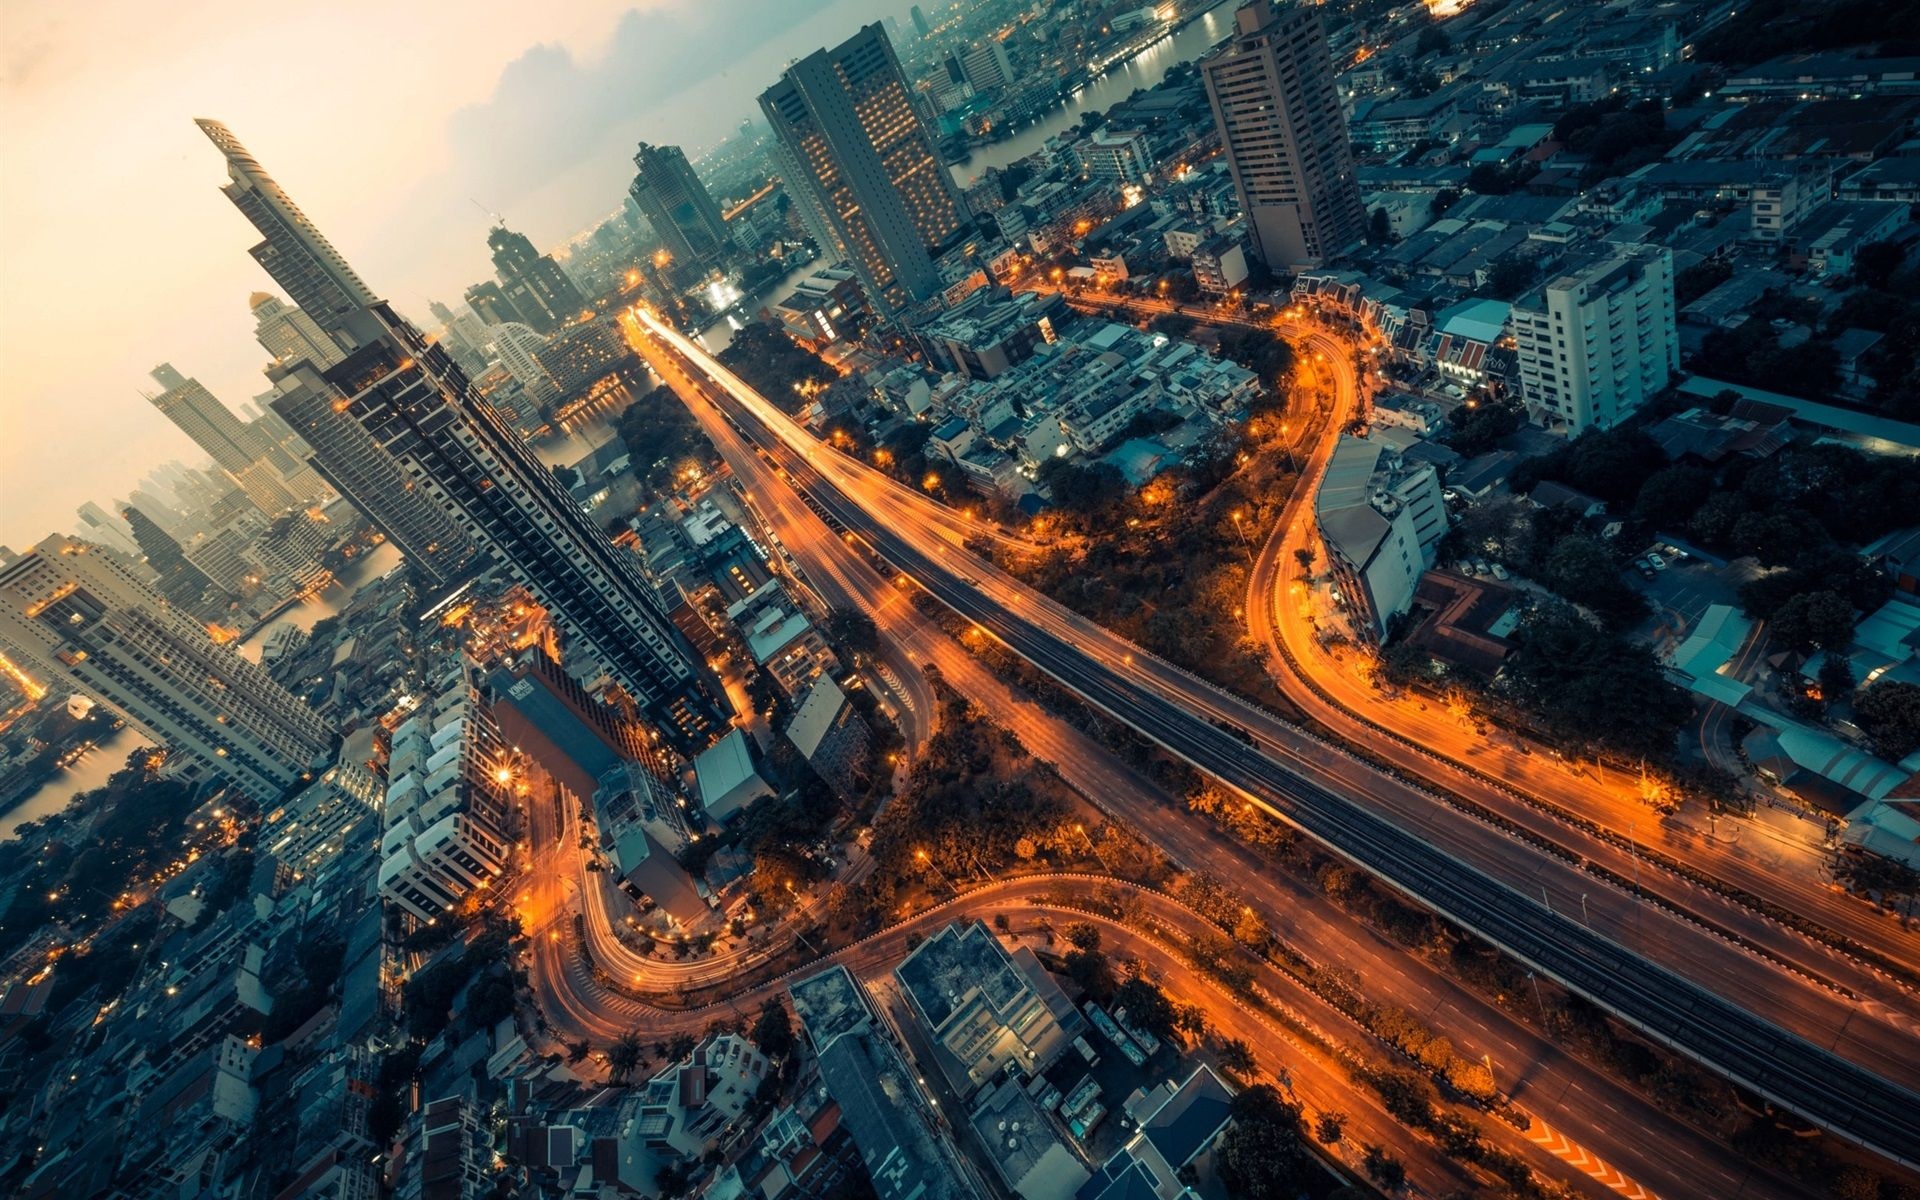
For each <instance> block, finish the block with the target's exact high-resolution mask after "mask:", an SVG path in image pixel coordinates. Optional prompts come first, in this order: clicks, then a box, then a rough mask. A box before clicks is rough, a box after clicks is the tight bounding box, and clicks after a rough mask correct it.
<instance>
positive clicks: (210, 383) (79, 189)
mask: <svg viewBox="0 0 1920 1200" xmlns="http://www.w3.org/2000/svg"><path fill="white" fill-rule="evenodd" d="M117 7H118V6H102V7H101V8H98V9H93V10H89V14H88V18H87V19H86V20H85V21H81V20H78V19H75V18H72V17H69V16H66V15H64V14H61V13H59V12H57V11H53V10H51V9H49V10H46V11H42V12H35V11H33V9H32V7H31V6H28V7H27V8H26V9H25V10H24V11H22V12H20V13H18V14H17V17H18V23H17V26H16V28H17V29H18V30H19V33H18V35H17V36H16V37H15V38H14V39H12V40H13V43H14V44H13V45H12V47H11V48H10V50H9V51H8V56H7V58H6V59H5V60H4V62H0V117H3V118H4V119H5V120H6V121H7V125H8V128H9V130H10V132H11V133H12V135H13V137H14V140H15V143H16V146H17V148H18V149H19V151H20V152H21V153H22V156H23V158H34V157H37V158H38V160H39V161H42V162H52V161H56V157H57V156H59V155H61V154H62V152H63V149H64V148H65V147H67V146H68V144H69V143H71V142H73V141H75V140H80V141H85V142H87V144H88V145H89V147H90V154H89V156H87V161H86V163H85V164H84V165H82V166H81V167H79V168H74V167H72V166H70V165H69V166H67V167H64V168H63V169H62V170H60V171H18V172H9V173H8V175H7V178H6V179H5V180H0V257H4V258H5V259H6V260H7V261H8V262H9V263H10V264H11V265H12V271H13V273H14V276H15V278H16V279H17V280H18V281H19V286H16V287H13V288H10V289H8V291H7V295H6V299H5V300H4V301H0V354H4V355H5V356H6V359H7V361H8V362H9V364H10V366H11V369H10V371H9V372H8V375H7V377H6V379H5V381H4V382H0V429H4V430H5V431H6V433H7V435H8V436H7V437H6V438H5V439H4V441H3V442H0V446H4V449H0V480H6V481H7V482H6V483H5V484H0V500H4V504H0V544H5V545H14V546H21V545H32V544H34V543H35V542H37V541H39V540H40V539H41V538H42V537H43V536H45V535H46V533H47V532H48V531H49V530H51V529H66V528H68V527H70V525H71V524H72V519H73V518H72V513H73V511H74V509H75V508H76V507H77V506H78V505H80V504H82V503H85V502H87V501H89V500H93V501H97V502H99V503H102V504H106V503H109V502H110V501H113V500H115V499H118V498H121V497H124V496H125V495H126V493H127V492H128V491H129V490H130V489H131V488H132V487H133V486H134V485H135V482H136V481H137V479H138V478H139V477H140V475H142V474H143V473H145V472H146V471H147V470H149V469H150V468H151V467H153V466H154V465H156V464H157V463H159V462H162V461H165V460H166V459H168V458H176V457H178V458H183V459H184V460H186V461H188V462H196V461H198V457H199V451H198V449H197V448H196V447H195V446H194V445H193V443H192V442H191V441H190V440H188V439H187V438H186V437H185V436H184V435H183V434H180V433H179V432H178V431H177V430H176V429H174V427H173V426H171V425H170V424H169V423H168V422H167V421H166V419H165V418H164V417H162V416H161V415H160V414H159V413H157V412H154V411H153V410H152V409H151V407H150V406H148V405H146V404H145V403H144V402H143V401H142V400H141V399H140V396H139V391H140V389H141V388H142V387H143V386H145V374H146V372H147V371H148V370H149V369H151V367H152V365H153V364H154V363H156V362H173V363H175V364H176V365H178V366H179V367H180V369H181V370H182V372H183V373H185V374H187V375H189V376H193V377H195V378H198V379H201V380H203V381H205V383H206V385H207V388H208V390H210V391H211V392H213V394H214V395H216V396H219V397H222V398H223V400H225V401H226V402H228V403H229V405H230V406H231V407H236V408H237V407H238V405H239V404H240V403H242V402H243V401H245V400H247V399H250V398H252V397H255V396H258V395H260V394H261V393H263V392H265V391H267V390H268V384H267V381H266V380H265V379H264V377H263V376H261V374H260V368H261V367H262V366H263V365H264V364H265V361H266V356H265V355H264V354H263V352H262V351H261V350H260V348H259V346H258V344H257V343H256V342H255V341H254V337H253V324H254V318H253V314H252V312H251V311H250V310H249V308H248V304H247V300H248V297H249V295H250V294H252V293H254V292H257V291H260V290H261V289H262V288H263V287H265V286H266V285H267V284H268V280H267V277H266V276H265V274H264V273H263V272H261V271H260V269H259V268H258V266H257V265H256V264H254V263H252V262H250V261H248V260H247V259H246V256H245V254H244V249H245V247H246V246H247V245H250V244H251V242H250V241H242V239H246V238H249V237H250V235H251V231H249V230H248V228H247V226H246V224H245V222H244V221H241V220H238V219H237V218H236V215H235V214H234V213H233V212H232V211H231V206H230V205H228V204H226V203H225V202H224V201H221V200H220V199H219V198H218V197H217V196H216V195H213V194H211V193H213V192H215V191H217V188H218V186H219V185H220V184H221V183H222V182H224V180H223V179H222V176H221V173H220V171H219V169H218V167H217V166H214V167H212V168H211V169H210V168H209V164H208V162H207V159H206V157H205V154H204V138H203V136H202V135H201V134H200V133H199V131H197V130H196V129H195V128H194V126H193V123H192V122H193V119H194V118H196V117H202V116H208V115H217V116H219V117H221V118H222V119H224V120H229V121H231V122H233V123H234V125H235V126H236V127H237V128H240V129H243V130H245V131H247V134H248V136H249V137H250V138H251V139H252V140H253V141H254V142H255V143H256V144H257V145H259V146H261V147H263V148H264V149H265V152H267V153H270V154H272V156H273V158H274V161H275V162H276V163H279V162H283V161H284V162H286V163H287V164H288V165H287V167H286V168H284V169H283V170H282V172H281V174H282V175H283V177H284V179H285V180H286V181H287V183H288V186H289V188H290V190H293V191H295V192H296V194H298V195H301V196H303V197H308V198H309V199H308V204H309V205H310V207H311V209H312V212H311V214H310V215H312V216H313V218H314V219H315V220H316V221H318V222H320V223H322V224H323V225H324V226H326V227H327V228H328V229H329V230H330V231H332V232H333V236H335V237H336V238H337V239H338V240H339V242H340V249H341V250H342V252H343V253H345V254H347V255H348V256H349V257H350V258H352V259H353V261H355V262H356V263H357V264H360V265H361V267H362V269H363V270H364V271H366V272H368V273H370V274H372V275H373V276H374V277H377V278H379V279H381V280H384V281H387V282H386V284H385V287H386V290H387V291H388V292H389V293H390V294H389V296H388V298H389V299H390V300H391V301H392V302H393V303H394V305H395V306H396V307H397V308H398V309H400V310H401V311H402V312H405V313H409V314H416V315H417V316H418V317H419V318H420V319H423V320H424V319H426V317H427V305H428V302H429V301H430V300H441V301H444V302H447V303H450V304H457V303H458V302H459V300H460V297H461V293H462V292H463V291H464V290H465V288H466V287H467V286H468V285H470V284H472V283H474V282H476V281H478V280H481V279H485V278H489V277H490V276H491V275H492V265H491V263H490V261H489V258H488V249H487V244H486V235H487V230H488V228H489V227H490V225H491V223H492V220H491V218H490V217H489V216H487V215H486V214H485V213H484V212H482V211H481V210H480V209H476V207H475V201H478V202H479V203H481V204H482V205H484V206H485V207H486V208H487V209H488V210H499V211H500V212H502V213H503V214H504V215H505V216H506V217H507V219H508V221H509V223H510V224H511V225H512V226H513V228H515V229H516V230H519V231H521V232H525V233H526V234H527V235H528V236H529V237H531V238H532V239H533V242H534V244H535V245H536V247H538V248H539V249H540V250H541V251H542V252H548V251H551V250H553V249H555V248H557V247H559V246H560V245H561V244H562V243H564V242H565V241H566V240H567V239H569V238H571V237H573V236H575V235H576V234H579V233H582V232H584V231H585V230H586V229H588V228H590V227H591V225H592V224H593V223H594V222H595V221H597V220H599V219H600V218H601V217H603V216H604V215H606V214H607V213H610V212H613V211H615V210H616V209H617V207H618V206H619V204H620V202H621V200H622V198H623V197H624V196H625V194H626V190H627V186H628V185H629V184H630V183H631V181H632V174H633V166H632V154H633V146H634V144H635V143H636V142H637V141H638V140H640V139H641V138H649V139H652V140H655V141H664V142H674V143H676V144H684V145H685V146H686V147H687V149H688V151H689V153H690V154H696V155H697V154H699V153H701V152H704V151H706V150H709V149H711V148H712V147H714V146H716V145H718V144H719V143H720V142H722V141H724V140H725V139H726V138H727V137H729V136H731V135H733V134H734V133H735V132H737V130H738V127H739V123H740V121H741V119H742V118H743V117H747V116H749V115H751V114H753V113H754V112H755V105H754V100H753V96H754V94H755V92H756V91H757V88H758V87H759V86H763V85H764V81H765V80H767V79H771V78H773V77H774V76H775V75H777V74H778V73H779V71H780V69H781V67H782V66H783V65H784V64H785V62H786V61H787V60H788V59H789V58H791V57H792V56H794V55H796V54H804V53H806V52H808V51H810V50H812V49H814V48H816V47H818V46H820V45H823V44H830V43H832V42H834V41H837V40H839V38H840V37H842V36H844V32H843V31H844V30H845V29H846V28H849V27H852V26H854V25H857V24H859V23H861V22H863V21H868V20H873V19H876V18H878V17H882V16H887V15H895V16H903V15H904V8H903V9H902V12H901V13H898V14H896V13H895V12H894V9H895V8H896V7H900V6H897V5H893V4H891V3H884V2H881V0H831V2H829V3H823V4H820V5H817V6H812V7H809V8H807V9H806V10H805V11H793V12H785V11H783V12H782V13H780V14H778V15H771V14H770V15H768V16H766V17H764V18H759V19H756V20H755V21H753V22H750V23H745V24H743V23H742V22H740V21H738V20H736V19H731V18H730V17H729V10H730V9H732V8H734V7H735V6H729V5H723V6H717V7H715V6H708V7H698V6H694V5H691V4H687V3H681V2H678V0H659V2H652V3H641V4H637V5H636V4H634V3H631V2H625V3H617V4H615V3H597V2H596V3H594V4H591V5H587V6H579V7H569V9H568V10H566V11H565V12H563V13H559V14H543V24H542V26H541V27H538V28H528V27H527V26H526V24H525V23H524V16H523V12H524V10H521V9H518V8H508V7H506V6H504V5H502V6H500V7H499V10H498V11H497V12H495V11H492V10H490V9H489V8H488V7H486V6H480V7H478V8H476V7H473V6H463V7H462V8H461V9H460V10H458V12H457V13H454V12H451V11H448V10H442V9H437V8H435V9H432V10H422V11H419V12H413V11H410V12H409V13H407V14H404V15H403V16H401V17H399V18H396V17H395V16H394V15H392V14H390V13H385V12H384V11H383V12H382V14H381V15H380V16H379V18H378V19H379V20H380V21H381V22H382V24H383V25H384V26H386V27H388V28H393V25H394V21H395V20H396V19H397V20H401V21H403V22H418V26H419V27H418V28H417V30H415V31H414V35H412V36H396V37H394V38H392V39H383V45H382V47H377V48H374V49H372V50H369V49H368V48H367V46H366V45H365V39H364V38H359V37H357V36H356V35H355V30H357V29H359V28H361V27H362V26H361V24H360V23H359V22H357V21H355V20H353V19H351V17H350V15H348V14H340V13H337V12H336V13H335V14H333V16H331V17H329V18H328V19H327V20H325V21H320V20H312V21H309V22H307V23H306V25H304V26H302V29H303V32H301V33H300V35H299V37H298V40H300V41H301V42H302V43H303V44H305V45H306V46H307V47H308V49H309V50H311V51H314V52H317V53H322V54H324V53H327V52H329V51H328V48H329V47H336V48H338V49H339V51H340V52H341V53H345V52H346V45H347V43H346V41H344V40H343V39H351V41H352V46H353V53H354V55H355V56H356V58H357V59H358V60H359V61H360V63H361V67H362V69H365V70H368V71H370V72H372V73H374V74H376V75H380V76H381V77H383V78H386V79H387V80H388V81H389V83H390V84H392V85H393V86H391V87H388V88H383V89H381V95H380V96H379V98H378V101H377V102H376V101H375V100H374V99H373V98H372V97H371V96H369V98H368V99H367V100H366V101H364V102H357V103H351V104H349V103H341V102H338V101H336V102H334V103H330V104H329V105H327V106H325V107H315V106H309V105H306V104H304V103H302V102H301V99H300V97H301V95H302V94H301V93H291V92H282V91H280V90H279V89H280V87H281V85H282V80H283V76H282V75H281V73H280V71H279V68H278V67H277V66H276V65H275V64H274V62H273V52H274V50H275V49H276V47H277V45H278V44H279V39H280V38H283V37H286V36H287V35H288V28H289V27H288V26H287V25H286V24H285V23H284V21H281V20H280V19H279V18H278V17H275V18H273V19H272V20H268V19H266V16H265V14H254V13H252V12H251V10H248V9H243V8H241V7H240V6H237V5H226V6H218V5H217V6H214V8H213V10H212V12H210V14H209V15H208V16H207V17H206V18H205V19H203V20H195V21H193V22H184V23H183V22H177V21H175V20H174V19H173V17H174V16H177V14H166V15H162V14H157V13H155V14H150V15H143V14H144V13H145V10H142V9H139V8H137V7H136V6H129V7H128V10H127V11H126V12H123V13H118V15H117V17H116V16H115V11H116V10H117ZM736 15H737V14H736ZM516 18H518V19H516ZM367 19H373V17H372V16H371V15H370V14H369V16H368V18H367ZM663 26H664V28H663ZM209 27H211V28H215V29H217V30H219V31H220V32H219V33H218V34H217V35H214V36H208V35H206V34H205V30H206V28H209ZM742 29H751V30H752V31H753V33H754V34H757V35H758V37H759V38H760V40H759V41H758V42H757V43H755V44H752V45H741V44H740V40H739V39H740V38H741V36H742V35H741V30H742ZM183 30H191V31H192V32H191V34H183V32H182V31H183ZM663 35H664V36H663ZM669 45H670V46H672V50H671V51H667V50H666V49H665V48H666V47H667V46H669ZM384 46H391V47H392V49H391V50H387V49H384ZM369 54H371V55H372V56H373V57H372V58H371V59H369V58H368V55H369ZM402 54H404V55H405V61H404V69H403V64H402V62H401V60H400V58H399V56H400V55H402ZM150 62H160V63H164V64H165V65H166V69H165V70H164V71H156V70H154V69H152V68H149V67H146V66H145V65H144V64H147V63H150ZM629 79H634V80H645V81H646V82H645V83H644V84H640V85H634V86H632V87H631V89H629V86H628V84H627V83H626V81H627V80H629ZM396 81H397V82H396ZM395 88H397V90H395ZM394 111H404V112H408V113H409V114H410V119H409V121H408V124H409V125H410V126H413V127H414V129H416V130H435V129H437V131H438V136H437V137H436V136H425V137H416V136H412V132H413V131H412V130H410V135H409V136H407V137H392V138H390V137H369V136H360V135H364V134H365V132H366V130H367V129H368V128H370V126H369V125H368V122H373V121H385V120H389V119H390V118H391V114H392V113H393V112H394ZM554 121H559V122H560V123H562V124H564V125H565V126H566V127H568V128H572V129H575V130H578V131H579V135H578V137H576V138H573V139H552V138H550V137H547V136H546V135H545V133H544V130H545V129H546V128H547V127H548V125H549V123H550V122H554ZM516 154H518V155H521V156H523V157H525V156H535V155H537V156H538V159H537V161H532V162H524V163H523V162H520V161H519V160H516V159H515V158H514V157H513V156H514V155H516ZM331 163H339V164H345V165H350V166H351V167H352V168H353V171H352V173H351V175H350V176H349V175H348V174H346V173H341V172H336V171H332V170H329V164H331ZM372 177H379V178H381V179H382V180H383V187H382V188H380V189H378V190H377V191H376V192H373V193H369V192H368V191H367V190H366V189H365V188H364V187H363V186H361V184H360V182H359V181H362V180H364V179H366V178H372ZM523 179H530V180H537V181H539V182H538V184H537V186H536V185H534V184H525V183H523V182H522V180H523ZM129 187H134V188H136V189H137V191H138V194H139V195H140V198H141V203H140V204H139V205H138V206H127V205H124V204H122V203H120V202H119V201H120V199H121V198H123V197H124V196H125V195H126V194H127V192H126V190H125V189H127V188H129ZM236 248H237V249H239V250H241V251H242V253H240V254H234V253H229V252H228V251H230V250H233V249H236ZM130 263H139V264H140V267H139V269H137V270H136V269H131V268H130V267H129V264H130ZM102 280H111V286H112V288H113V290H114V295H115V297H116V300H117V301H118V302H120V303H122V304H125V305H128V306H130V308H131V309H133V310H134V311H137V313H138V319H137V320H133V319H130V318H127V317H125V316H124V315H123V317H122V319H123V320H125V321H127V323H128V324H130V326H131V327H132V329H133V330H134V336H129V337H116V338H114V339H112V341H111V342H110V344H108V345H107V346H106V347H105V348H104V349H103V348H102V347H101V346H100V345H97V344H94V341H93V340H86V341H83V338H84V336H85V335H83V334H82V333H81V332H80V330H79V329H78V328H77V327H76V326H77V323H78V322H79V321H80V320H81V318H80V317H79V314H80V313H82V312H85V311H87V308H88V306H89V305H91V304H96V303H97V300H96V299H90V298H89V297H90V296H91V295H92V293H93V292H94V291H95V289H96V287H97V286H98V284H99V283H100V281H102ZM106 428H111V429H114V430H116V431H118V432H120V433H121V434H123V435H124V436H122V437H118V438H115V439H113V440H112V441H111V442H110V443H102V444H91V443H89V441H88V440H87V438H86V436H85V434H84V432H82V431H85V430H89V429H106ZM50 449H51V450H53V451H54V453H51V454H50V453H48V450H50Z"/></svg>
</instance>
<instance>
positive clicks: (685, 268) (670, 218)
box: [629, 142, 733, 279]
mask: <svg viewBox="0 0 1920 1200" xmlns="http://www.w3.org/2000/svg"><path fill="white" fill-rule="evenodd" d="M633 165H634V167H635V168H636V169H637V172H638V173H637V174H635V175H634V177H633V186H632V187H631V188H630V189H629V194H631V195H632V196H633V202H634V204H635V205H636V206H637V207H638V208H639V209H640V212H641V213H642V214H643V215H644V216H645V217H646V218H647V222H648V224H650V225H652V226H653V232H654V233H655V235H656V236H658V237H659V239H660V242H661V244H662V245H663V246H665V247H666V250H667V253H668V254H669V255H671V256H672V258H673V262H674V269H675V272H676V274H678V275H679V276H680V277H681V278H683V279H684V278H691V277H693V276H697V275H701V274H704V273H705V272H706V271H707V270H708V269H709V268H711V267H712V266H713V265H714V264H716V263H718V262H719V261H720V260H721V259H722V258H724V257H725V256H726V254H727V253H728V252H729V251H730V250H732V249H733V238H732V237H731V236H729V235H728V233H727V223H726V221H725V220H723V219H722V218H721V216H720V206H719V205H717V204H715V203H714V202H713V197H712V196H711V195H709V194H708V192H707V185H706V184H704V183H701V182H700V177H699V176H698V175H696V174H694V171H693V164H691V163H689V162H688V161H687V156H686V152H685V151H683V150H681V149H680V147H678V146H653V145H649V144H648V143H646V142H641V143H640V148H639V149H638V150H637V151H635V152H634V156H633Z"/></svg>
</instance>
